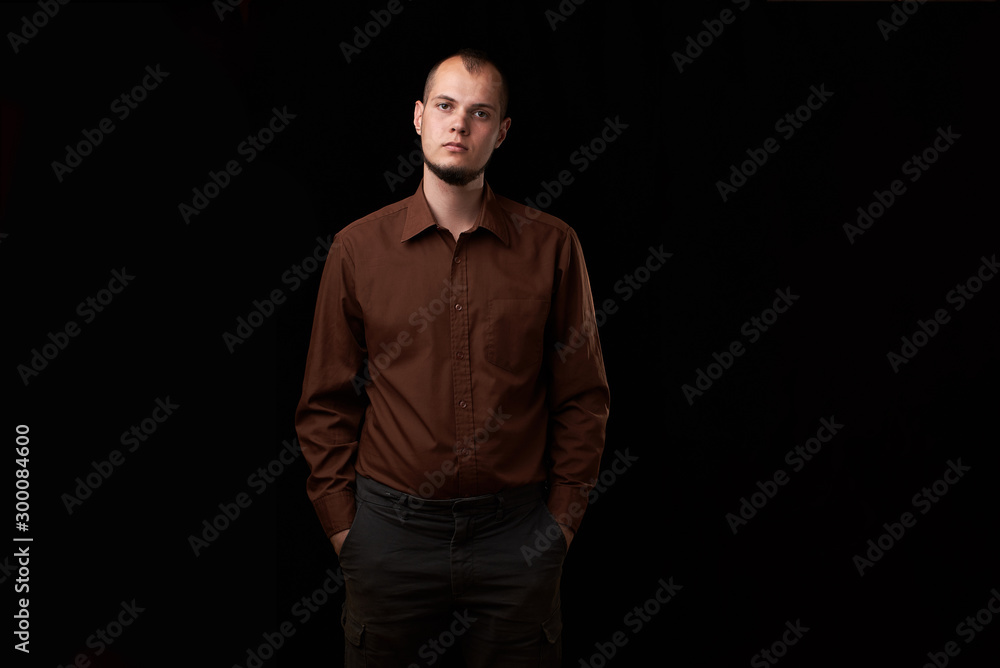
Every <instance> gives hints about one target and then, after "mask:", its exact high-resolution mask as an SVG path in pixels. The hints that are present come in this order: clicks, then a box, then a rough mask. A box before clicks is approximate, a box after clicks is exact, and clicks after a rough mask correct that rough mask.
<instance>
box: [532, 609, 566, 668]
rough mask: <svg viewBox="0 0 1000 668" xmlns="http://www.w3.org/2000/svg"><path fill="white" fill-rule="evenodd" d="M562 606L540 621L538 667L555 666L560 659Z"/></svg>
mask: <svg viewBox="0 0 1000 668" xmlns="http://www.w3.org/2000/svg"><path fill="white" fill-rule="evenodd" d="M562 628H563V625H562V608H561V607H559V606H556V609H555V610H554V611H553V612H552V614H551V615H549V617H548V619H546V620H545V621H543V622H542V642H541V652H540V653H539V661H538V666H539V668H556V666H559V664H560V662H561V661H562Z"/></svg>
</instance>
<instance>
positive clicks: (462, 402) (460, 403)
mask: <svg viewBox="0 0 1000 668" xmlns="http://www.w3.org/2000/svg"><path fill="white" fill-rule="evenodd" d="M458 405H459V406H461V407H462V408H465V407H466V406H468V405H469V404H467V403H465V402H464V401H459V402H458Z"/></svg>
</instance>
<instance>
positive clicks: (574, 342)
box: [546, 229, 610, 532]
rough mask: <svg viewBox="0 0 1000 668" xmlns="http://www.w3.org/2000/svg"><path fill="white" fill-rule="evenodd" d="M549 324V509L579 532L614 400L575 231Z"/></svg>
mask: <svg viewBox="0 0 1000 668" xmlns="http://www.w3.org/2000/svg"><path fill="white" fill-rule="evenodd" d="M549 319H550V320H549V326H548V333H547V338H548V340H547V341H546V366H547V369H548V371H549V374H550V379H549V380H550V382H549V393H548V401H549V430H548V449H549V458H550V461H551V468H550V472H549V487H550V490H549V499H548V507H549V511H550V512H551V513H552V515H553V516H554V517H555V518H556V520H557V521H558V522H559V523H560V524H565V525H567V526H569V527H570V528H571V529H572V530H573V531H574V532H575V531H576V530H577V529H578V528H579V526H580V521H581V520H582V518H583V514H584V512H585V511H586V509H587V500H588V497H589V494H590V491H591V490H592V489H593V487H594V484H595V483H596V482H597V475H598V473H599V472H600V466H601V454H602V452H603V451H604V437H605V426H606V424H607V420H608V408H609V405H610V394H609V390H608V380H607V376H606V375H605V371H604V358H603V356H602V354H601V342H600V339H599V338H598V335H597V320H596V317H595V313H594V300H593V297H592V295H591V292H590V278H589V277H588V276H587V267H586V264H585V263H584V259H583V250H582V249H581V247H580V241H579V239H578V238H577V236H576V233H575V232H574V231H573V230H572V229H570V230H569V232H568V234H567V236H566V239H565V241H564V243H563V246H562V249H561V251H560V257H559V264H558V270H557V276H556V278H555V284H554V291H553V299H552V306H551V311H550V314H549Z"/></svg>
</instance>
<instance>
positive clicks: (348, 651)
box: [340, 603, 368, 668]
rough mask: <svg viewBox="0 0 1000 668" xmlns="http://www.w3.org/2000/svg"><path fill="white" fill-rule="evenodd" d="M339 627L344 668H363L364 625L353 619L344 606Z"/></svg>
mask: <svg viewBox="0 0 1000 668" xmlns="http://www.w3.org/2000/svg"><path fill="white" fill-rule="evenodd" d="M340 625H341V626H343V627H344V668H365V666H366V665H368V661H367V659H365V625H364V624H362V623H361V622H360V621H358V620H357V619H355V617H354V615H352V614H351V613H350V612H348V610H347V604H346V603H345V604H344V607H343V612H341V614H340Z"/></svg>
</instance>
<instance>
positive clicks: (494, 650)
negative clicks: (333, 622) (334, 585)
mask: <svg viewBox="0 0 1000 668" xmlns="http://www.w3.org/2000/svg"><path fill="white" fill-rule="evenodd" d="M356 498H357V515H356V516H355V519H354V524H353V525H352V526H351V531H350V533H348V535H347V539H346V540H345V541H344V545H343V547H342V548H341V551H340V563H341V568H342V569H343V573H344V583H345V588H346V592H347V594H346V602H345V603H344V610H343V615H342V620H341V621H342V623H343V627H344V634H345V640H346V643H345V644H346V650H345V651H346V661H345V665H346V666H347V668H355V667H357V666H366V667H368V668H390V667H391V668H416V667H423V666H431V665H441V664H449V663H451V662H452V661H454V660H455V659H456V656H455V655H456V654H458V655H461V657H463V658H464V665H466V666H468V667H469V668H486V667H490V668H507V667H511V668H513V667H515V666H516V667H517V668H527V667H529V666H540V667H544V668H552V667H555V666H558V665H559V661H560V653H561V634H562V618H561V612H560V608H559V580H560V577H561V575H562V564H563V559H564V558H565V556H566V540H565V538H564V537H563V535H562V530H561V529H560V528H559V525H558V524H557V523H556V520H555V518H554V517H552V514H551V513H550V512H549V511H548V508H547V507H546V505H545V489H544V486H543V485H541V484H539V485H532V486H528V487H521V488H517V489H512V490H506V491H504V492H502V493H499V494H490V495H486V496H477V497H471V498H464V499H447V500H430V499H421V498H420V497H417V496H411V495H409V494H405V493H402V492H399V491H397V490H395V489H392V488H389V487H386V486H385V485H382V484H380V483H377V482H375V481H373V480H371V479H369V478H364V477H362V476H358V478H357V487H356ZM446 655H447V656H446ZM445 659H449V660H448V661H446V660H445ZM453 665H461V661H459V662H458V664H453Z"/></svg>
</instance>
